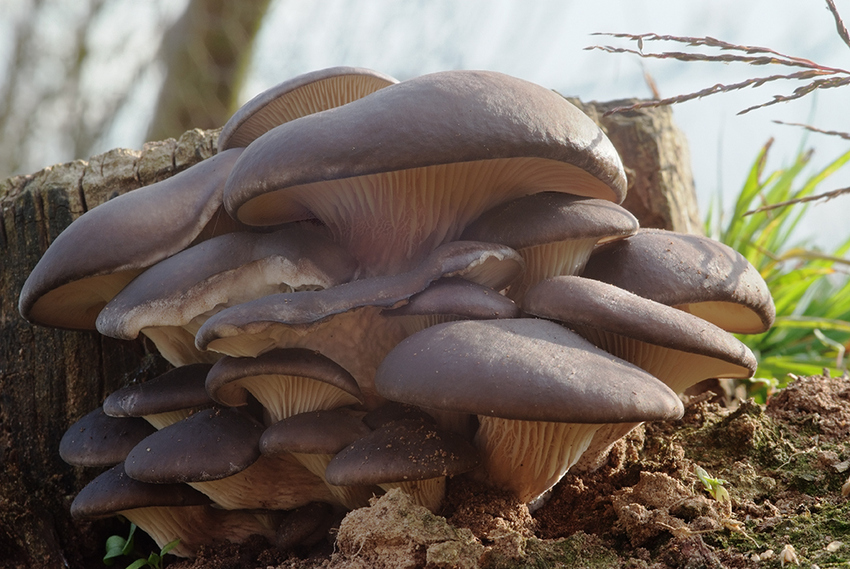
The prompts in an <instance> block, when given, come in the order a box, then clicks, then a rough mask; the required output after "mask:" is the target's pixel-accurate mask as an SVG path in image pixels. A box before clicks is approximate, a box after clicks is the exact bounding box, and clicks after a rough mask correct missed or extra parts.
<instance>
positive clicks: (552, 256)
mask: <svg viewBox="0 0 850 569" xmlns="http://www.w3.org/2000/svg"><path fill="white" fill-rule="evenodd" d="M598 241H599V239H598V238H597V237H592V238H589V239H576V240H570V241H558V242H555V243H546V244H544V245H535V246H533V247H526V248H524V249H517V252H518V253H519V254H520V255H522V258H523V259H524V260H525V271H524V272H523V273H522V276H521V277H520V278H519V279H517V281H515V282H514V283H513V284H511V286H510V288H508V292H507V297H508V298H510V299H511V300H513V301H514V302H516V303H518V304H521V303H522V297H523V296H525V293H526V291H528V289H529V288H531V287H532V286H534V285H535V284H537V283H539V282H540V281H542V280H544V279H548V278H549V277H557V276H561V275H577V274H579V273H581V271H582V269H584V265H585V264H586V263H587V260H588V259H589V258H590V254H591V253H592V252H593V246H594V245H596V243H597V242H598Z"/></svg>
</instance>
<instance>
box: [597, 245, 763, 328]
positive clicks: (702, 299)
mask: <svg viewBox="0 0 850 569" xmlns="http://www.w3.org/2000/svg"><path fill="white" fill-rule="evenodd" d="M582 276H583V277H587V278H590V279H595V280H599V281H603V282H606V283H609V284H613V285H615V286H618V287H620V288H622V289H624V290H628V291H629V292H633V293H635V294H637V295H638V296H642V297H644V298H649V299H652V300H654V301H656V302H660V303H662V304H666V305H668V306H675V307H676V308H679V309H681V310H684V311H685V312H690V313H691V314H694V315H696V316H699V317H700V318H703V319H705V320H708V321H709V322H711V323H712V324H714V325H716V326H719V327H721V328H723V329H724V330H726V331H728V332H736V333H741V334H755V333H760V332H764V331H766V330H767V329H768V328H770V326H771V325H773V320H774V318H775V316H776V308H775V307H774V305H773V299H772V298H771V296H770V291H769V290H768V288H767V284H766V283H765V282H764V279H763V278H762V277H761V275H760V274H759V273H758V271H757V270H756V269H755V267H753V266H752V265H751V264H750V263H749V261H747V259H745V258H744V256H743V255H741V254H740V253H738V252H737V251H735V250H734V249H732V248H730V247H728V246H726V245H724V244H722V243H720V242H718V241H714V240H713V239H709V238H707V237H702V236H699V235H687V234H683V233H675V232H672V231H663V230H659V229H642V230H641V231H639V232H638V233H637V234H636V235H634V236H632V237H629V238H628V239H625V240H623V241H618V242H615V243H610V244H607V245H605V246H603V247H600V248H599V249H597V250H596V251H594V253H593V255H592V256H591V257H590V259H589V260H588V262H587V266H586V267H585V269H584V271H583V272H582Z"/></svg>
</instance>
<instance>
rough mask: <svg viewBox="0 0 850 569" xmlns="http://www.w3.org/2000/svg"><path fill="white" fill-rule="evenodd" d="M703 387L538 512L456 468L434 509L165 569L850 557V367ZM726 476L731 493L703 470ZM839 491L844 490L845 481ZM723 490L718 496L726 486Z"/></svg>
mask: <svg viewBox="0 0 850 569" xmlns="http://www.w3.org/2000/svg"><path fill="white" fill-rule="evenodd" d="M712 395H713V394H712V393H711V392H708V393H704V394H701V395H698V396H695V397H692V398H691V399H690V400H689V401H687V402H686V413H685V416H684V417H683V418H682V419H681V420H680V421H677V422H674V423H654V424H648V425H645V426H643V427H639V428H638V429H636V430H635V431H633V432H632V433H631V434H630V435H629V436H628V437H626V439H624V440H622V441H620V442H619V443H618V444H617V445H616V446H615V448H614V449H613V451H612V453H611V456H610V457H609V460H608V462H607V463H606V464H605V465H604V466H603V467H602V468H600V469H599V470H597V471H596V472H593V473H582V474H577V473H570V474H568V475H567V476H566V477H565V478H564V479H563V480H562V481H561V482H560V483H559V484H558V485H557V486H556V487H555V489H554V490H553V492H552V495H551V497H550V498H549V500H548V502H546V503H545V505H543V506H542V507H541V508H540V509H538V510H537V511H535V512H533V513H529V511H528V508H527V507H526V506H525V505H523V504H519V503H517V502H516V501H515V500H513V499H511V497H510V496H508V495H505V494H502V493H499V492H496V491H493V490H488V489H486V488H481V487H477V486H476V485H475V484H474V483H472V482H470V481H468V480H464V479H462V478H456V479H453V480H451V481H450V484H449V492H448V497H447V500H446V505H445V506H444V509H443V511H442V512H440V514H441V515H440V516H436V515H433V514H431V513H430V512H428V511H427V510H425V509H424V508H420V507H418V506H415V505H413V504H411V503H410V501H409V500H408V499H407V496H406V495H404V494H402V493H401V492H400V491H398V490H394V491H391V492H389V493H387V494H386V495H384V496H382V497H380V498H374V499H373V500H372V505H371V506H370V507H368V508H361V509H359V510H355V511H354V512H351V513H349V514H348V515H346V516H345V517H344V518H343V519H342V520H341V522H340V521H337V523H336V524H335V525H334V527H332V528H331V530H330V531H329V532H328V533H327V537H326V538H325V539H320V540H319V541H318V543H316V544H315V545H314V546H312V547H311V548H309V549H307V548H301V549H297V548H296V549H290V550H288V551H281V550H280V549H277V548H274V547H270V546H269V544H267V543H266V542H265V541H263V540H261V539H257V540H254V541H250V542H249V543H246V544H242V545H232V544H226V545H221V546H216V547H210V548H206V549H203V550H202V551H201V554H200V555H199V557H197V558H196V559H194V560H176V559H175V558H172V557H169V558H167V562H166V566H167V567H169V568H171V569H231V568H232V569H236V568H239V569H241V568H245V567H257V568H262V569H266V568H269V569H284V568H286V569H312V568H326V569H351V568H357V569H359V568H364V569H365V568H376V569H380V568H385V567H386V568H390V567H391V568H409V569H414V568H428V569H431V568H449V567H458V568H474V567H482V568H491V569H500V568H513V567H529V568H530V567H541V568H542V567H569V568H583V567H587V568H590V567H605V568H609V567H610V568H624V569H625V568H628V569H643V568H646V569H668V568H669V569H672V568H682V569H685V568H688V569H690V568H699V567H709V568H715V567H716V568H721V567H722V568H726V567H729V568H748V567H752V568H756V567H758V568H759V569H770V568H774V567H785V566H791V567H793V566H796V565H800V566H803V567H819V568H826V567H839V566H841V567H846V566H848V560H850V499H848V497H847V496H846V494H848V493H850V480H848V475H850V441H848V433H850V377H848V376H847V375H846V374H845V376H844V377H841V378H831V377H829V376H815V377H801V378H795V380H794V381H793V383H792V384H791V385H789V386H788V387H787V388H786V389H784V390H782V391H780V392H778V393H776V394H774V395H773V397H772V398H771V399H770V400H769V401H768V403H767V404H766V405H759V404H756V403H755V402H753V401H752V400H749V401H745V402H738V403H737V404H734V405H724V404H723V403H722V401H721V398H720V397H712ZM698 466H699V467H701V468H703V469H704V470H705V471H706V472H707V473H708V475H709V476H710V477H712V478H715V479H722V480H723V482H722V484H721V486H722V487H723V488H724V489H725V490H726V491H727V492H728V496H729V500H725V501H720V500H718V499H716V498H715V497H714V496H713V495H712V494H710V493H709V492H708V491H707V490H706V488H705V486H704V484H703V483H702V482H701V481H700V479H699V478H698V476H697V474H696V468H697V467H698ZM842 489H844V492H842ZM716 495H717V496H718V497H720V498H722V496H721V493H716Z"/></svg>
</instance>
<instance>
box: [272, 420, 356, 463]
mask: <svg viewBox="0 0 850 569" xmlns="http://www.w3.org/2000/svg"><path fill="white" fill-rule="evenodd" d="M370 432H371V429H369V427H367V426H366V424H365V423H364V422H363V421H361V420H360V417H359V416H358V415H355V414H352V413H351V412H350V411H346V410H344V409H328V410H324V411H311V412H309V413H299V414H298V415H293V416H291V417H287V418H286V419H283V420H281V421H278V422H277V423H275V424H274V425H272V426H271V427H269V428H268V429H266V430H265V432H264V433H263V436H262V437H261V438H260V452H262V453H263V454H271V455H276V454H283V453H287V452H297V453H304V454H337V453H338V452H340V451H341V450H342V449H344V448H345V447H347V446H348V445H350V444H351V443H353V442H354V441H356V440H357V439H359V438H360V437H364V436H366V435H368V434H369V433H370Z"/></svg>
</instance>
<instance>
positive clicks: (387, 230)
mask: <svg viewBox="0 0 850 569" xmlns="http://www.w3.org/2000/svg"><path fill="white" fill-rule="evenodd" d="M543 191H554V192H567V193H572V194H577V195H583V196H589V197H598V198H602V199H607V200H610V201H614V202H618V203H619V202H621V201H622V200H623V198H624V197H625V192H626V178H625V173H624V171H623V167H622V164H621V162H620V159H619V156H618V155H617V152H616V150H615V149H614V147H613V145H612V144H611V143H610V141H609V140H608V139H607V138H606V137H605V135H604V134H603V133H602V131H601V130H600V129H599V128H598V127H597V126H596V125H595V124H594V123H593V121H591V120H590V119H589V118H588V117H587V116H586V115H585V114H584V113H582V112H581V111H579V110H578V109H577V108H576V107H574V106H573V105H572V104H570V103H569V102H567V101H566V99H564V98H563V97H561V96H560V95H558V94H557V93H554V92H552V91H550V90H548V89H544V88H543V87H540V86H538V85H535V84H533V83H529V82H527V81H523V80H521V79H516V78H514V77H509V76H507V75H502V74H500V73H494V72H489V71H448V72H443V73H434V74H431V75H424V76H422V77H417V78H415V79H411V80H409V81H403V82H401V83H398V84H395V85H390V86H389V87H386V88H384V89H381V90H379V91H377V92H375V93H373V94H371V95H369V96H367V97H364V98H362V99H359V100H357V101H354V102H351V103H349V104H347V105H344V106H341V107H337V108H335V109H330V110H327V111H324V112H320V113H315V114H311V115H308V116H305V117H302V118H300V119H298V120H297V121H291V122H288V123H285V124H282V125H280V126H278V127H276V128H274V129H272V130H270V131H269V132H267V133H266V134H264V135H263V136H261V137H260V138H258V139H257V140H255V141H254V142H253V143H252V144H251V145H250V147H249V148H248V149H246V151H245V153H244V154H243V156H242V158H241V159H240V160H239V161H238V163H237V165H236V166H235V167H234V170H233V171H232V172H231V175H230V177H229V178H228V181H227V189H226V192H225V193H226V197H225V203H226V207H227V210H228V211H229V212H230V213H231V215H232V216H233V217H234V218H236V219H238V220H240V221H242V222H243V223H246V224H249V225H276V224H279V223H284V222H287V221H292V220H296V219H302V218H303V217H304V216H305V215H306V214H308V213H309V214H311V215H315V217H316V218H318V219H320V220H321V221H322V222H323V223H325V224H326V225H327V226H328V227H329V228H330V230H331V232H332V234H333V235H334V239H335V240H336V241H337V242H338V243H340V244H342V245H343V246H344V247H346V248H347V249H349V250H350V251H351V253H352V255H354V257H355V258H356V259H357V260H358V262H359V263H360V265H361V267H362V269H363V271H364V276H374V275H379V274H396V273H400V272H403V271H406V270H409V269H410V268H411V267H415V266H416V265H417V264H418V263H419V262H420V261H421V260H422V259H423V258H424V257H425V256H426V255H427V254H428V253H429V252H430V251H432V250H433V249H434V248H436V247H437V246H439V245H440V244H442V243H446V242H448V241H452V240H454V239H457V238H458V236H459V235H460V233H461V232H462V231H463V228H464V227H465V226H466V225H468V224H469V222H470V221H472V220H474V219H475V218H477V217H478V216H479V215H481V214H482V213H483V212H484V211H486V210H488V209H490V208H492V207H493V206H495V205H498V204H499V203H502V202H505V201H508V200H510V199H513V198H515V197H519V196H523V195H526V194H532V193H538V192H543ZM388 243H392V246H390V247H388V246H386V244H388Z"/></svg>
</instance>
